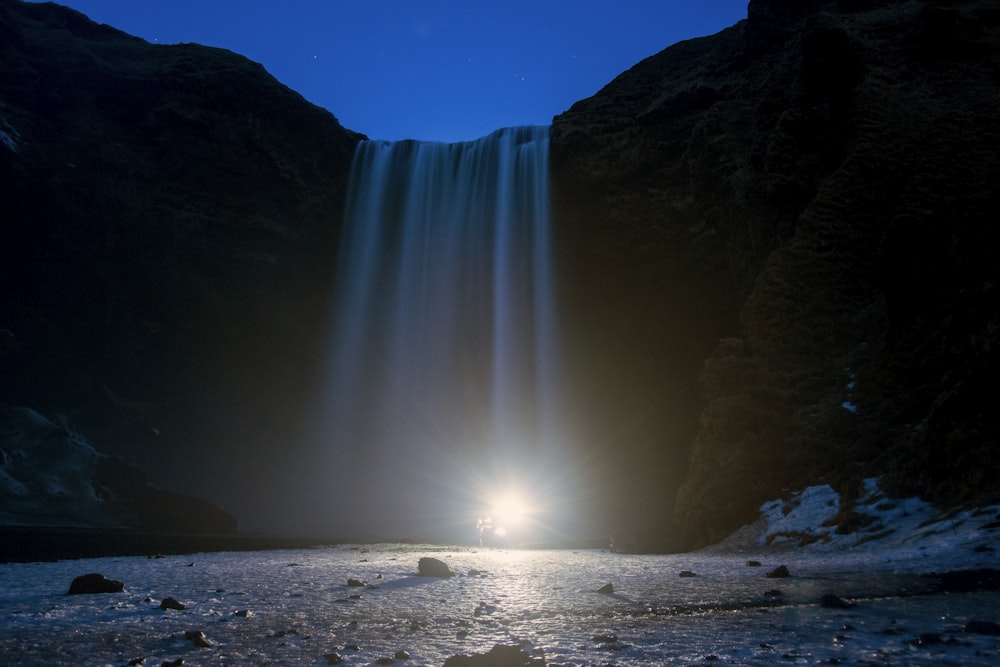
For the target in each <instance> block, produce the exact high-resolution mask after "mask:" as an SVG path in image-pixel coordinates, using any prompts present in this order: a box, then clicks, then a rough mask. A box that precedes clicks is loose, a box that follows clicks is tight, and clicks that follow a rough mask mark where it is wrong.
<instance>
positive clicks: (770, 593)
mask: <svg viewBox="0 0 1000 667" xmlns="http://www.w3.org/2000/svg"><path fill="white" fill-rule="evenodd" d="M784 596H785V594H784V593H782V592H781V591H779V590H778V589H777V588H772V589H770V590H767V591H764V597H766V598H780V597H784Z"/></svg>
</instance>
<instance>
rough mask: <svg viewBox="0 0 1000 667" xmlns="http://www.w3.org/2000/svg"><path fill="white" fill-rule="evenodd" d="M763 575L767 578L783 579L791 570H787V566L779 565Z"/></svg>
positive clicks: (789, 574)
mask: <svg viewBox="0 0 1000 667" xmlns="http://www.w3.org/2000/svg"><path fill="white" fill-rule="evenodd" d="M764 576H765V577H767V578H768V579H784V578H785V577H789V576H791V572H789V571H788V567H787V566H785V565H779V566H778V567H776V568H774V569H773V570H771V571H770V572H768V573H767V574H765V575H764Z"/></svg>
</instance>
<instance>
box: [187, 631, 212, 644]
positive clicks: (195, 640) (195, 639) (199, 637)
mask: <svg viewBox="0 0 1000 667" xmlns="http://www.w3.org/2000/svg"><path fill="white" fill-rule="evenodd" d="M184 639H187V640H188V641H190V642H191V643H192V644H194V645H195V646H197V647H199V648H212V645H211V644H209V643H208V639H206V638H205V633H204V632H202V631H201V630H188V631H187V632H185V633H184Z"/></svg>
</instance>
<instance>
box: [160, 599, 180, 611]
mask: <svg viewBox="0 0 1000 667" xmlns="http://www.w3.org/2000/svg"><path fill="white" fill-rule="evenodd" d="M160 609H162V610H163V611H167V610H168V609H173V610H175V611H181V610H182V609H187V607H186V606H184V605H183V604H181V603H180V602H178V601H177V600H176V599H175V598H164V599H163V600H161V601H160Z"/></svg>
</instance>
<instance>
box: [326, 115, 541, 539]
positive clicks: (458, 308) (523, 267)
mask: <svg viewBox="0 0 1000 667" xmlns="http://www.w3.org/2000/svg"><path fill="white" fill-rule="evenodd" d="M549 213H550V212H549V192H548V128H547V127H518V128H508V129H503V130H499V131H497V132H495V133H493V134H491V135H489V136H486V137H483V138H481V139H479V140H476V141H470V142H463V143H456V144H443V143H431V142H417V141H403V142H382V141H365V142H362V143H361V144H360V145H359V146H358V148H357V152H356V153H355V156H354V161H353V166H352V171H351V176H350V181H349V189H348V196H347V207H346V211H345V221H344V230H343V236H342V239H341V246H340V250H339V260H338V265H337V278H336V294H337V297H336V300H335V306H334V315H333V321H334V327H333V335H332V343H331V345H332V350H331V357H330V361H329V367H328V375H329V378H330V385H329V390H328V393H327V396H326V397H325V401H324V402H325V405H326V406H328V407H327V408H326V411H327V415H326V419H325V424H326V426H325V428H324V439H325V440H326V444H325V446H326V447H327V448H328V451H330V452H334V453H335V455H334V458H335V464H334V466H335V467H337V468H338V470H340V472H339V473H338V474H337V475H335V476H334V477H333V479H335V483H336V484H337V485H339V487H340V488H341V490H342V491H343V492H344V494H345V495H350V497H351V498H354V499H359V498H363V499H365V500H364V502H363V503H361V504H359V505H358V509H357V510H356V512H357V514H358V515H365V516H367V517H369V519H370V521H371V522H372V525H373V526H378V525H385V526H386V528H385V529H384V530H396V529H397V528H395V527H393V528H389V527H388V526H395V525H396V524H400V525H404V524H409V525H413V524H414V523H422V522H427V521H432V522H433V521H436V522H439V523H441V524H442V526H444V524H447V523H448V522H449V521H450V522H453V523H455V524H462V523H463V522H465V521H466V520H467V518H466V516H465V514H467V513H468V511H471V510H472V509H473V508H472V505H474V503H475V502H476V496H477V495H481V494H482V493H483V492H484V491H485V490H486V489H488V488H489V487H490V486H491V485H498V484H503V483H506V482H507V481H508V480H511V479H515V480H518V481H519V482H520V483H524V484H527V485H530V486H531V487H532V488H538V487H539V485H540V484H542V482H541V481H540V480H539V476H542V475H545V474H546V473H545V472H544V471H545V470H546V469H547V468H549V467H551V466H553V465H555V459H556V458H558V451H557V449H558V448H557V447H556V442H557V429H556V424H555V422H556V418H555V415H554V413H555V410H554V407H553V403H552V400H553V395H554V386H553V385H554V374H555V350H554V344H553V338H554V330H553V329H554V319H555V318H554V303H553V285H552V266H551V258H550V229H549ZM344 467H346V472H345V471H344V469H343V468H344ZM352 470H353V471H355V472H354V473H353V474H352V473H351V472H350V471H352ZM432 532H433V530H432Z"/></svg>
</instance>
